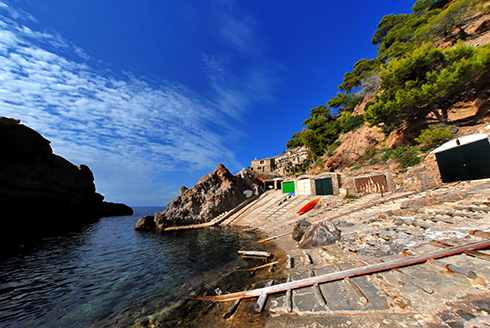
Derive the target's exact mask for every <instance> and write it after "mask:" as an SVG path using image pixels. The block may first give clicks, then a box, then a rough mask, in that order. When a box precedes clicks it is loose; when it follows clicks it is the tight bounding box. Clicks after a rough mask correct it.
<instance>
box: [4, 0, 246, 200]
mask: <svg viewBox="0 0 490 328" xmlns="http://www.w3.org/2000/svg"><path fill="white" fill-rule="evenodd" d="M16 17H17V18H19V17H24V18H25V17H28V18H29V19H30V20H32V19H33V18H31V17H29V16H28V15H27V14H26V13H19V12H16V11H15V10H14V9H12V8H11V7H9V6H7V5H6V4H3V3H0V115H2V116H8V117H15V118H20V119H22V121H23V122H24V123H25V124H26V125H28V126H30V127H33V128H34V129H36V130H37V131H39V132H40V133H41V134H43V135H44V136H45V137H46V138H47V139H49V140H51V142H52V146H53V149H54V152H55V153H57V154H60V155H62V156H63V157H66V158H67V159H68V160H70V161H72V162H74V163H86V164H88V165H89V166H90V167H91V168H92V169H93V170H94V172H95V175H96V179H98V178H97V176H98V175H97V173H98V172H103V177H104V178H102V179H98V180H97V181H96V183H97V187H98V190H100V189H103V190H110V189H111V188H112V187H114V185H115V184H114V180H112V182H111V179H116V178H117V177H119V180H118V181H119V182H118V183H117V184H118V185H119V187H118V188H119V189H120V190H124V189H126V190H127V189H128V188H132V187H135V186H137V185H140V186H141V185H142V182H141V181H154V180H155V179H156V178H155V177H157V176H158V175H161V174H163V173H165V172H167V173H168V172H172V171H183V170H184V171H197V170H202V169H208V168H212V167H214V166H216V165H217V163H219V162H223V161H225V162H227V163H228V164H229V165H231V168H232V169H237V168H239V164H238V163H237V161H236V160H235V158H234V155H233V153H232V151H230V149H229V145H227V140H232V139H233V138H234V136H233V135H234V133H233V132H232V131H233V125H232V124H233V119H237V116H234V114H233V113H238V112H240V111H242V110H243V108H245V107H246V105H247V104H246V100H245V98H244V96H243V94H240V92H238V91H237V90H236V89H235V90H234V92H231V91H230V90H225V89H224V88H222V87H221V86H222V84H221V83H222V80H221V81H215V82H216V84H215V87H216V90H218V91H219V92H218V93H217V95H215V97H213V98H211V99H209V98H203V97H201V96H200V95H198V94H196V93H195V92H193V91H192V90H189V89H188V88H186V87H185V86H183V85H179V84H176V83H170V82H168V81H163V82H161V83H159V85H158V86H155V85H154V84H153V83H151V82H149V81H146V80H145V79H144V78H140V77H136V76H132V75H130V74H125V75H123V76H121V75H117V74H116V73H114V72H110V71H108V70H105V69H101V68H97V66H96V65H92V62H91V61H90V58H89V57H88V56H87V55H86V54H85V53H84V52H83V50H81V49H80V48H77V47H75V46H74V45H71V44H70V43H69V42H68V41H65V40H63V38H61V37H60V36H59V35H56V34H55V33H48V32H39V31H34V30H32V29H31V28H29V27H27V26H25V25H22V24H21V23H19V22H18V21H17V20H14V18H16ZM24 20H25V19H24ZM66 53H71V54H75V55H78V58H76V59H68V56H65V55H64V54H66ZM223 108H231V109H232V110H223ZM216 117H220V118H221V119H220V120H216ZM121 176H124V179H123V180H122V181H121ZM138 181H140V182H139V184H138ZM157 184H158V183H156V182H148V187H156V185H157ZM152 197H153V196H152Z"/></svg>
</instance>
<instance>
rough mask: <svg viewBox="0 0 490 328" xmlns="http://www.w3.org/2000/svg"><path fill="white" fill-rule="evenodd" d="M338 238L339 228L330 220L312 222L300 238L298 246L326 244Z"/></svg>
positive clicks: (311, 246)
mask: <svg viewBox="0 0 490 328" xmlns="http://www.w3.org/2000/svg"><path fill="white" fill-rule="evenodd" d="M338 240H340V230H338V229H337V227H336V226H335V225H334V224H333V222H331V221H326V222H320V223H316V224H313V225H312V226H310V227H309V228H308V230H307V231H306V232H305V234H304V235H303V238H301V240H300V242H299V244H298V247H299V248H313V247H319V246H326V245H331V244H333V243H335V242H336V241H338Z"/></svg>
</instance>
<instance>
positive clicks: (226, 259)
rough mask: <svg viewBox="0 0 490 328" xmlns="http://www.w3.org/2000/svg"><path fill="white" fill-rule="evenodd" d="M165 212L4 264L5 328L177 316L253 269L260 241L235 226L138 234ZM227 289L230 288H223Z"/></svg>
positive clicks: (8, 257)
mask: <svg viewBox="0 0 490 328" xmlns="http://www.w3.org/2000/svg"><path fill="white" fill-rule="evenodd" d="M160 210H161V208H148V207H140V208H134V211H135V214H134V215H131V216H122V217H107V218H102V219H100V220H98V221H97V222H95V223H92V224H87V225H85V226H83V227H82V228H80V229H78V230H77V231H72V232H65V233H59V234H54V235H52V236H49V237H43V238H40V239H39V240H35V241H32V242H31V243H29V245H28V246H26V247H20V248H18V249H17V250H16V251H15V252H12V253H11V254H3V256H2V257H1V258H0V327H131V326H135V325H136V326H148V325H150V323H151V322H152V321H157V322H158V321H159V322H162V321H165V319H164V318H167V317H168V318H171V317H172V315H174V314H173V313H174V312H175V311H176V309H179V308H182V306H185V304H186V302H187V300H188V299H189V296H195V295H196V294H204V293H207V294H209V293H210V291H211V292H212V291H214V290H215V289H216V288H220V279H222V277H223V273H225V272H230V271H231V270H236V269H238V268H240V267H243V266H246V265H248V264H247V263H244V260H242V259H240V258H239V257H238V255H237V251H238V250H239V249H257V244H256V241H257V239H258V237H257V236H256V235H254V234H249V233H243V232H242V231H241V230H240V229H236V228H209V229H197V230H185V231H179V232H172V233H163V234H158V233H149V232H139V231H135V230H134V225H135V223H136V221H137V220H138V219H139V218H140V217H142V216H144V215H149V214H154V213H155V212H157V211H160ZM221 288H222V289H225V287H223V286H221Z"/></svg>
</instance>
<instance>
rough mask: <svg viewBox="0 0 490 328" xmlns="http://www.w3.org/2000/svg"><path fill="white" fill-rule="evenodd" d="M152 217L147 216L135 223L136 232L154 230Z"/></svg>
mask: <svg viewBox="0 0 490 328" xmlns="http://www.w3.org/2000/svg"><path fill="white" fill-rule="evenodd" d="M153 219H154V217H153V216H152V215H147V216H144V217H142V218H141V219H139V220H138V222H136V227H135V229H136V230H144V231H151V230H155V228H156V225H155V221H154V220H153Z"/></svg>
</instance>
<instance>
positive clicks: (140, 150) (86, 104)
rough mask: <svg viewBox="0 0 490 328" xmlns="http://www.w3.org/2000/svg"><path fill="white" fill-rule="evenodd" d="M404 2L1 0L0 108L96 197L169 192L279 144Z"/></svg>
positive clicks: (167, 195)
mask: <svg viewBox="0 0 490 328" xmlns="http://www.w3.org/2000/svg"><path fill="white" fill-rule="evenodd" d="M414 2H415V1H408V0H397V1H392V0H373V1H357V0H356V1H349V2H340V1H284V0H283V1H263V0H262V1H256V0H247V1H219V0H217V1H213V0H203V1H197V0H196V1H187V0H182V1H170V0H168V1H167V0H138V1H132V0H131V1H130V0H119V1H109V0H70V1H61V0H42V1H21V0H19V1H7V0H0V116H7V117H14V118H17V119H21V120H22V122H23V123H24V124H26V125H28V126H30V127H32V128H33V129H35V130H36V131H38V132H39V133H41V134H42V135H43V136H44V137H46V138H47V139H49V140H50V141H51V146H52V148H53V151H54V153H56V154H58V155H60V156H63V157H65V158H66V159H68V160H69V161H71V162H72V163H74V164H82V163H83V164H87V165H88V166H89V167H90V168H91V169H92V171H93V172H94V175H95V184H96V187H97V191H98V192H99V193H101V194H103V195H105V196H106V200H108V201H113V202H123V203H126V204H129V205H131V206H138V205H139V206H141V205H160V206H161V205H166V204H167V203H168V202H169V201H170V200H172V199H173V198H174V197H175V196H176V195H177V194H178V189H179V187H180V186H181V185H186V186H187V187H191V186H192V185H194V184H195V183H196V182H197V181H198V180H199V178H200V177H201V176H203V175H204V174H207V173H209V172H210V171H212V170H213V169H214V168H215V167H216V166H217V165H218V164H219V163H223V164H224V165H225V166H226V167H228V169H229V170H230V171H231V172H232V173H236V172H238V171H239V170H240V169H241V168H243V167H248V166H249V165H250V161H251V160H253V159H254V158H255V157H257V158H265V157H271V156H276V155H279V154H281V153H282V152H283V151H284V150H285V149H286V148H285V145H286V142H287V141H288V140H289V139H290V138H291V135H292V134H293V133H294V132H297V131H300V130H301V124H302V122H303V120H304V119H306V118H307V117H308V115H309V112H310V109H311V108H314V107H317V106H319V105H324V104H325V103H326V102H327V101H328V99H330V98H332V97H333V96H335V95H336V93H337V91H338V88H337V87H338V85H339V84H340V83H342V80H343V75H344V73H345V72H348V71H350V70H352V67H353V65H354V64H355V63H356V62H357V61H358V60H359V59H362V58H373V57H375V56H376V48H375V46H373V45H371V42H370V41H371V37H372V36H373V34H374V32H375V30H376V26H377V24H378V23H379V21H380V20H381V18H382V17H383V16H385V15H388V14H391V13H394V14H399V13H409V12H410V11H411V8H412V6H413V3H414Z"/></svg>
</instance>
